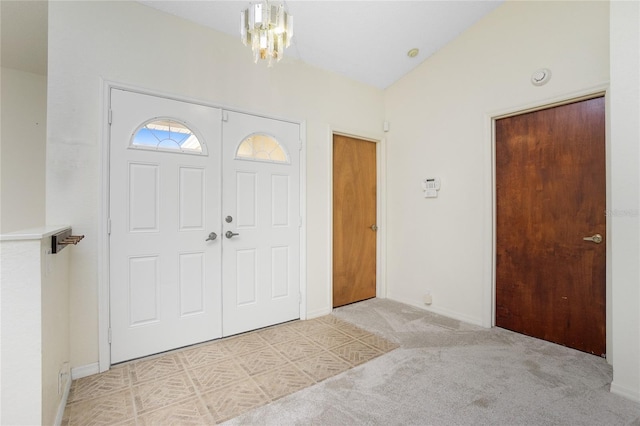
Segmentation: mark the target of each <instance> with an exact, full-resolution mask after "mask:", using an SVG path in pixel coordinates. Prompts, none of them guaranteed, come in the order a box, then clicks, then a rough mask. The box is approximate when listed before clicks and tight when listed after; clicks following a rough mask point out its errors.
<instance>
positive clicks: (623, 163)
mask: <svg viewBox="0 0 640 426" xmlns="http://www.w3.org/2000/svg"><path fill="white" fill-rule="evenodd" d="M611 8H612V16H611V39H609V37H610V34H609V3H608V2H579V1H576V2H508V3H505V4H504V5H502V6H501V7H499V8H498V9H496V11H494V12H493V13H492V14H490V15H488V16H487V17H486V18H485V19H483V20H482V21H480V22H479V23H478V24H476V25H475V26H474V27H472V28H471V29H469V30H467V31H466V32H465V33H463V34H462V35H461V36H460V37H459V38H458V39H456V40H454V41H453V42H452V43H450V44H449V45H447V46H446V47H445V48H443V49H442V50H441V51H439V52H438V53H437V54H435V55H434V56H433V57H431V58H429V59H427V60H426V61H425V62H424V63H423V64H421V65H420V66H419V67H418V68H417V69H416V70H414V71H413V72H412V73H410V74H409V75H407V76H406V77H404V78H403V79H402V80H400V81H399V82H398V83H396V84H394V85H393V86H392V87H390V88H389V89H387V90H386V91H385V109H386V117H387V119H388V120H389V122H390V124H391V131H390V132H389V134H388V138H387V156H388V157H387V158H388V162H387V175H388V181H387V193H388V196H387V197H388V210H387V217H388V223H387V227H388V235H387V244H388V246H387V250H388V252H387V262H388V264H387V271H388V273H387V282H388V297H390V298H392V299H396V300H400V301H403V302H406V303H409V304H414V305H417V306H422V307H424V305H422V295H423V293H424V292H425V291H427V290H429V291H431V294H432V296H433V305H432V306H431V307H430V308H429V309H431V310H433V311H436V312H440V313H443V314H446V315H450V316H452V317H455V318H459V319H462V320H467V321H470V322H474V323H477V324H482V325H485V326H489V325H491V321H492V313H491V304H492V294H491V289H492V287H491V286H492V258H491V250H492V214H493V213H492V185H493V183H492V180H491V179H492V177H491V174H492V166H491V158H492V153H491V128H490V117H491V116H493V115H495V114H496V113H506V112H510V111H517V110H520V109H523V108H525V107H528V106H534V105H543V104H546V103H549V102H552V101H558V100H560V99H563V98H565V99H566V98H570V97H572V96H574V95H576V94H580V93H587V92H590V91H594V90H597V89H600V88H606V87H607V85H608V83H609V48H610V46H611V90H610V92H609V94H610V96H609V98H610V99H609V109H608V111H607V114H608V122H609V128H610V133H609V134H608V140H607V144H608V152H609V153H610V156H609V158H608V159H607V167H608V173H609V188H610V193H609V194H608V208H609V210H610V211H613V212H614V213H615V211H616V210H618V211H621V212H622V213H621V214H619V215H618V216H616V215H612V216H613V217H611V218H610V220H609V224H608V225H609V227H610V230H611V233H610V234H609V235H610V238H609V241H608V243H609V253H608V255H609V256H608V268H609V273H608V276H609V277H608V283H607V285H608V292H607V293H608V295H609V296H610V297H609V300H607V311H608V312H607V350H608V355H609V356H610V357H609V360H610V361H611V362H612V363H613V369H614V382H613V384H612V391H613V392H616V393H619V394H622V395H625V396H627V397H629V398H631V399H634V400H640V371H639V370H640V313H639V312H640V306H639V303H640V294H639V282H640V279H639V276H640V274H639V268H638V263H639V260H640V259H639V258H640V248H639V244H638V241H639V240H638V237H639V233H640V227H639V226H638V200H639V185H638V182H639V173H638V168H639V164H638V161H639V149H638V140H639V139H640V136H639V131H638V116H639V112H638V94H639V93H638V75H639V71H638V51H639V48H638V40H639V36H638V3H637V2H617V1H616V2H613V3H612V4H611ZM540 67H547V68H550V69H551V70H552V73H553V77H552V79H551V81H550V82H549V83H548V84H547V85H545V86H542V87H535V86H533V85H531V83H530V82H529V78H530V76H531V74H532V72H533V71H534V70H536V69H537V68H540ZM427 176H439V177H441V178H442V189H441V190H440V192H439V196H438V198H437V199H424V198H423V197H422V194H421V191H420V184H419V182H420V179H421V178H424V177H427ZM629 212H630V213H629Z"/></svg>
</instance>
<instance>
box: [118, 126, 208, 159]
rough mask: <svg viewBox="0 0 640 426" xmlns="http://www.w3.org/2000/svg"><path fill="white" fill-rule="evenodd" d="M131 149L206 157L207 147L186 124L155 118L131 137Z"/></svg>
mask: <svg viewBox="0 0 640 426" xmlns="http://www.w3.org/2000/svg"><path fill="white" fill-rule="evenodd" d="M130 147H131V148H137V149H152V150H154V151H168V152H177V153H183V154H203V155H206V154H207V151H206V146H205V145H204V143H202V142H201V141H200V139H199V138H198V137H197V136H196V134H195V132H194V131H193V130H192V129H190V128H189V127H188V126H187V125H186V123H184V122H182V121H178V120H176V119H172V118H153V119H151V120H149V121H147V122H145V123H143V124H142V125H141V126H140V127H138V129H137V130H136V131H135V132H134V133H133V136H132V137H131V143H130Z"/></svg>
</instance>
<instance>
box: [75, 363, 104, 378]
mask: <svg viewBox="0 0 640 426" xmlns="http://www.w3.org/2000/svg"><path fill="white" fill-rule="evenodd" d="M98 373H100V364H99V363H97V362H94V363H93V364H88V365H82V366H80V367H74V368H72V369H71V379H72V380H75V379H81V378H83V377H87V376H93V375H94V374H98Z"/></svg>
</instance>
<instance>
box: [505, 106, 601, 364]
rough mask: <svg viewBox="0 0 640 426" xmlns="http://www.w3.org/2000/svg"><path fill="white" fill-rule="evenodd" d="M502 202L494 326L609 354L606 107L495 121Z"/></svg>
mask: <svg viewBox="0 0 640 426" xmlns="http://www.w3.org/2000/svg"><path fill="white" fill-rule="evenodd" d="M496 197H497V229H496V231H497V241H496V254H497V259H496V261H497V264H496V325H497V326H499V327H503V328H507V329H510V330H513V331H517V332H520V333H523V334H527V335H529V336H533V337H537V338H541V339H544V340H548V341H551V342H555V343H559V344H562V345H565V346H569V347H572V348H575V349H578V350H581V351H585V352H589V353H593V354H596V355H603V354H604V353H605V351H606V342H605V324H606V321H605V292H606V290H605V289H606V284H605V261H606V258H605V253H606V221H605V219H606V216H605V208H606V205H605V197H606V184H605V102H604V98H602V97H601V98H595V99H590V100H586V101H581V102H576V103H572V104H568V105H563V106H558V107H554V108H549V109H545V110H542V111H536V112H531V113H527V114H522V115H518V116H514V117H508V118H504V119H501V120H497V121H496ZM594 234H600V235H602V238H603V241H602V243H600V244H596V243H594V242H591V241H585V240H584V239H583V238H584V237H590V236H593V235H594Z"/></svg>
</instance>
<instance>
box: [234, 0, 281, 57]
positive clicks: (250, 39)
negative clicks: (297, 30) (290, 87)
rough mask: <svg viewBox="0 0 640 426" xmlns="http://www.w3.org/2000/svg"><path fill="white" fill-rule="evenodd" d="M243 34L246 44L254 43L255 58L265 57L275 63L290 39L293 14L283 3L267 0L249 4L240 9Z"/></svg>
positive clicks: (251, 44)
mask: <svg viewBox="0 0 640 426" xmlns="http://www.w3.org/2000/svg"><path fill="white" fill-rule="evenodd" d="M240 37H241V39H242V42H243V43H244V45H245V46H251V50H252V51H253V61H254V62H256V63H257V62H258V59H266V60H267V61H268V66H272V65H273V62H274V60H275V61H276V62H277V61H279V60H280V59H282V56H283V55H284V49H285V48H287V47H289V44H290V43H291V38H292V37H293V16H291V15H289V14H288V13H287V12H286V11H285V10H284V4H279V5H273V4H271V3H269V1H268V0H265V1H262V2H260V3H255V4H250V5H249V7H248V8H247V9H245V10H243V11H242V12H240Z"/></svg>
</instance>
